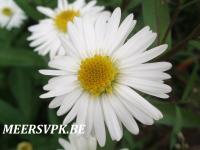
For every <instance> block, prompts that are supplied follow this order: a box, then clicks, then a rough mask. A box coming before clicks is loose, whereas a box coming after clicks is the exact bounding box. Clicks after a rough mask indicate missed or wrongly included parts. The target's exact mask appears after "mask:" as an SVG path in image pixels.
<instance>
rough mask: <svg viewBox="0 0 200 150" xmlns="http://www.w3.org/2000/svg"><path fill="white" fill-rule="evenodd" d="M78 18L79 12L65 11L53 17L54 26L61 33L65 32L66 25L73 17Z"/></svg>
mask: <svg viewBox="0 0 200 150" xmlns="http://www.w3.org/2000/svg"><path fill="white" fill-rule="evenodd" d="M78 16H80V12H79V11H76V10H73V9H72V10H66V11H63V12H61V13H60V14H58V15H57V16H56V17H55V20H54V22H55V26H56V27H57V29H58V30H59V31H61V32H67V23H68V22H69V21H73V20H74V17H78Z"/></svg>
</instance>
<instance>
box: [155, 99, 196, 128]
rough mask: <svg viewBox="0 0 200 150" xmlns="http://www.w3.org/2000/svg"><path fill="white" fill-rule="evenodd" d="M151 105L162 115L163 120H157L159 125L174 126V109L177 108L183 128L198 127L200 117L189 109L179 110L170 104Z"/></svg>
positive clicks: (158, 103)
mask: <svg viewBox="0 0 200 150" xmlns="http://www.w3.org/2000/svg"><path fill="white" fill-rule="evenodd" d="M153 104H154V105H155V106H156V107H157V108H158V109H159V110H160V111H161V112H162V113H163V119H161V120H159V121H158V123H159V124H164V125H169V126H174V124H175V123H176V117H175V116H176V113H177V112H176V109H177V108H176V107H179V109H180V113H181V116H184V117H182V127H183V128H198V127H200V119H199V118H200V115H199V114H197V113H195V112H193V111H192V110H190V109H186V108H181V107H180V106H176V105H175V104H172V103H167V102H153Z"/></svg>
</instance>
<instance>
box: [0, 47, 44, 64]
mask: <svg viewBox="0 0 200 150" xmlns="http://www.w3.org/2000/svg"><path fill="white" fill-rule="evenodd" d="M0 60H1V61H0V67H11V66H23V67H30V66H35V67H45V61H44V59H43V58H42V57H40V56H39V55H38V54H36V53H34V52H33V51H30V50H29V49H23V50H18V49H6V50H0Z"/></svg>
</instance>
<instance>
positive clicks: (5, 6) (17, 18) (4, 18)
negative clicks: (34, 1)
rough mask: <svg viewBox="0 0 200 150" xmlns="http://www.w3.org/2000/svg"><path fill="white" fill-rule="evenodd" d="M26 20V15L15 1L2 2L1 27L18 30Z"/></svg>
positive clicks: (0, 7) (0, 8)
mask: <svg viewBox="0 0 200 150" xmlns="http://www.w3.org/2000/svg"><path fill="white" fill-rule="evenodd" d="M25 19H26V15H25V13H24V12H23V11H22V9H21V8H20V7H19V6H18V5H17V4H16V3H15V2H14V1H13V0H0V27H2V28H4V27H5V28H6V29H8V30H10V29H12V28H18V27H19V26H20V25H21V24H22V23H23V21H24V20H25Z"/></svg>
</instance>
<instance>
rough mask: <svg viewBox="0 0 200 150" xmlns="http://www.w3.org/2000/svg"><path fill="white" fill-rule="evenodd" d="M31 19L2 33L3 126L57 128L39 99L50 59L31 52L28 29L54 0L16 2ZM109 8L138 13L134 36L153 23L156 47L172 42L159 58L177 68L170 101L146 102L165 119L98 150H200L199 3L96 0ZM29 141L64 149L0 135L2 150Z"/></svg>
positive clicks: (40, 138)
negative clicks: (42, 8) (42, 72)
mask: <svg viewBox="0 0 200 150" xmlns="http://www.w3.org/2000/svg"><path fill="white" fill-rule="evenodd" d="M15 1H16V2H17V3H18V5H19V6H20V7H21V8H22V9H23V10H24V11H25V12H26V14H27V15H28V17H29V19H28V20H26V22H25V23H24V25H23V26H22V27H21V28H20V29H13V30H12V31H6V30H4V29H0V123H1V127H3V124H21V123H25V124H50V123H51V124H59V123H61V120H62V118H58V117H56V113H55V110H49V109H48V103H49V100H41V99H39V98H38V97H39V95H40V94H41V93H43V91H42V86H43V85H44V84H45V83H46V82H47V80H48V78H46V77H44V76H42V75H40V74H39V73H38V69H41V68H47V61H48V58H44V57H41V56H38V55H37V54H36V53H34V52H33V49H31V48H29V46H28V42H27V41H26V38H27V37H28V36H29V34H30V33H28V31H27V27H28V26H30V25H33V24H36V23H37V22H38V20H39V19H42V18H44V16H43V15H41V14H39V13H38V12H37V11H36V6H38V5H43V6H48V7H52V8H54V7H55V6H56V0H15ZM98 3H99V4H100V5H105V6H106V8H107V9H108V10H111V11H112V10H114V8H115V7H118V6H119V7H121V8H122V10H123V17H125V16H127V15H128V14H129V13H134V15H135V18H136V19H137V26H136V27H135V29H134V31H133V33H135V32H137V31H138V30H139V29H141V28H142V27H143V26H146V25H149V26H150V27H151V29H152V30H153V31H155V32H157V33H158V38H157V40H156V42H155V44H154V45H159V44H162V43H167V44H169V48H168V51H167V52H165V53H164V54H163V55H162V56H161V57H159V58H158V59H157V60H169V61H170V62H171V63H172V64H173V68H172V70H170V74H171V75H172V79H171V80H170V81H168V84H170V85H171V86H172V88H173V92H172V93H171V96H170V99H168V100H159V99H157V98H153V97H147V99H148V100H149V101H150V102H151V103H153V104H154V105H155V106H156V107H158V108H159V109H160V110H161V111H162V112H163V114H164V118H163V119H162V120H160V121H158V122H156V124H155V125H154V126H144V125H141V124H140V133H139V135H137V136H134V135H131V134H130V133H129V132H128V131H124V137H123V139H122V140H121V141H120V142H118V143H116V142H112V141H111V140H110V138H109V136H107V137H108V139H107V144H106V146H105V147H104V148H99V149H100V150H116V149H118V148H122V147H127V148H129V149H130V150H140V149H141V150H142V149H144V150H147V149H148V150H160V149H162V150H165V149H190V150H199V149H200V139H199V136H200V76H199V74H200V73H199V69H200V67H199V59H200V37H199V36H200V0H98ZM145 96H146V95H145ZM23 141H29V142H30V143H31V144H32V145H33V149H34V150H55V149H57V148H61V147H60V146H59V144H58V135H1V136H0V149H1V150H12V149H13V150H14V149H16V147H17V144H18V143H20V142H23Z"/></svg>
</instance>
